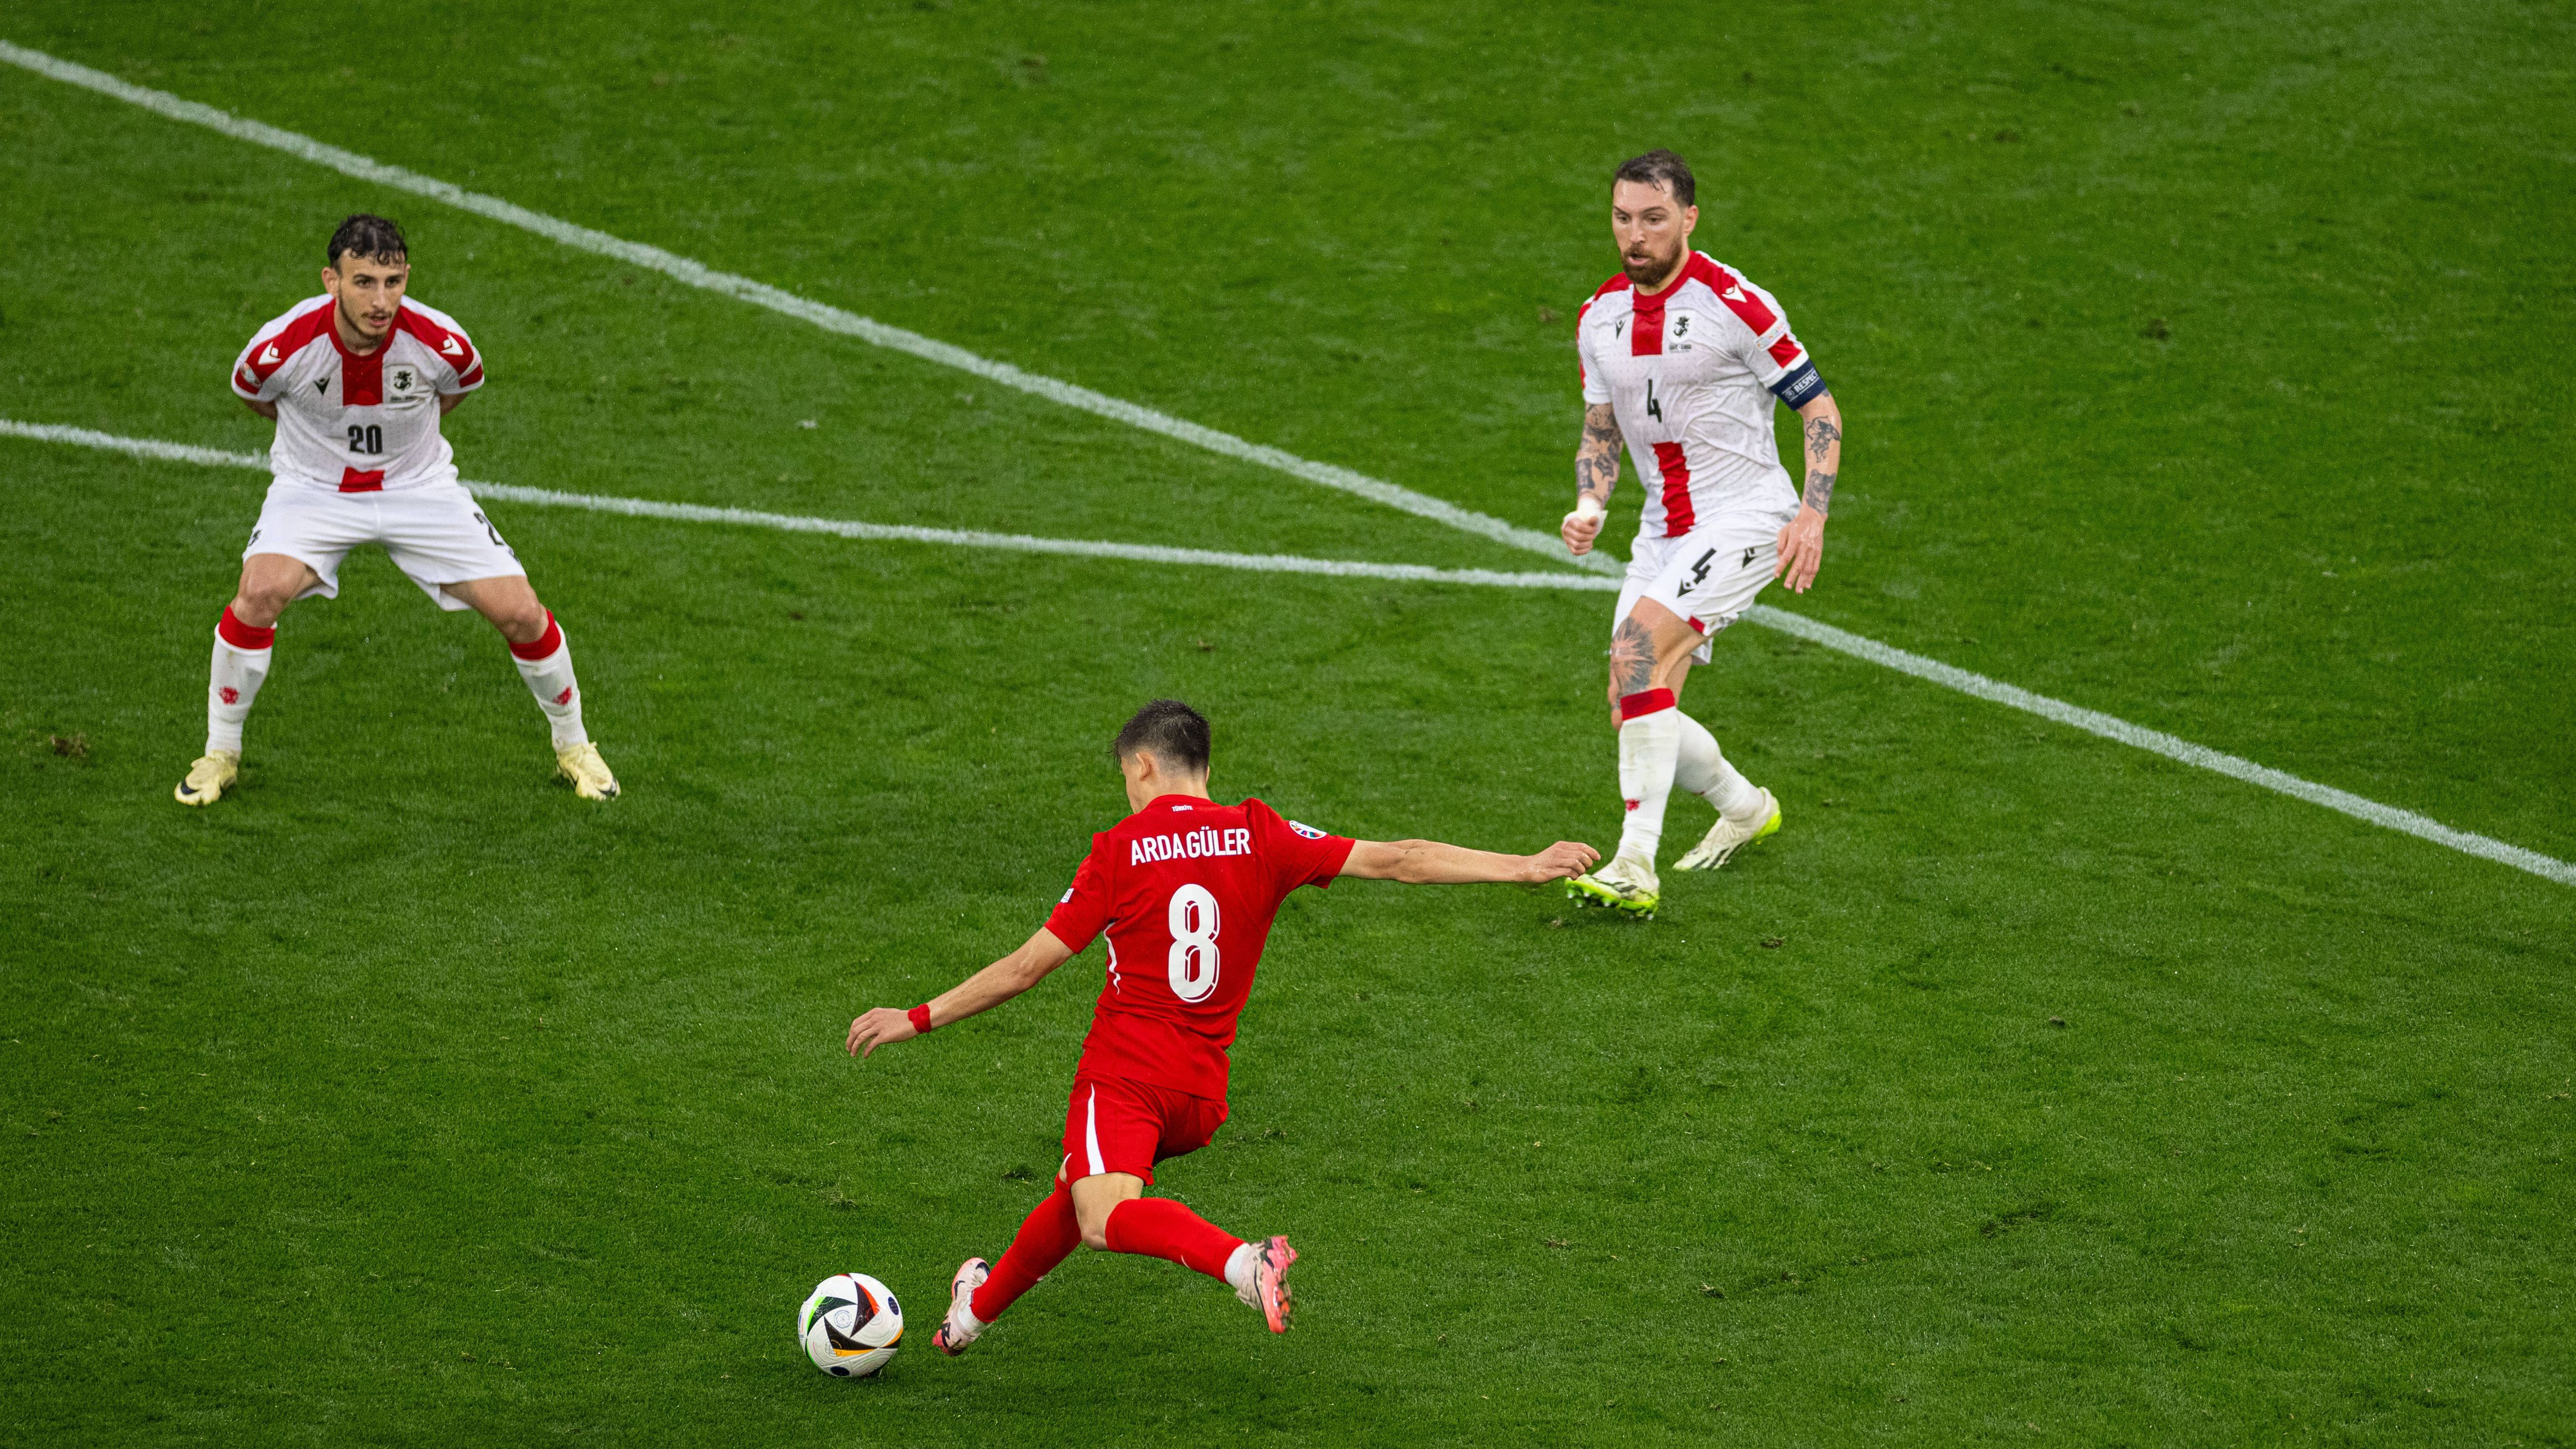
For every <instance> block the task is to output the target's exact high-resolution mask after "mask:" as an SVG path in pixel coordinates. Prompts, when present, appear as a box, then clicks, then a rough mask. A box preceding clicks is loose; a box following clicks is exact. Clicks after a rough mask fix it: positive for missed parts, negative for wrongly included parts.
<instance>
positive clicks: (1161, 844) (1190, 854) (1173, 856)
mask: <svg viewBox="0 0 2576 1449" xmlns="http://www.w3.org/2000/svg"><path fill="white" fill-rule="evenodd" d="M1251 853H1252V832H1251V831H1250V830H1249V829H1246V828H1243V827H1240V826H1237V827H1232V828H1227V829H1218V828H1216V827H1214V826H1204V825H1203V826H1201V827H1199V828H1198V829H1196V830H1182V831H1176V832H1174V833H1173V834H1170V835H1141V836H1138V837H1137V838H1136V839H1134V840H1131V841H1128V842H1127V863H1128V864H1129V865H1153V864H1155V863H1157V862H1160V861H1166V860H1204V859H1206V858H1208V857H1210V856H1218V855H1250V854H1251Z"/></svg>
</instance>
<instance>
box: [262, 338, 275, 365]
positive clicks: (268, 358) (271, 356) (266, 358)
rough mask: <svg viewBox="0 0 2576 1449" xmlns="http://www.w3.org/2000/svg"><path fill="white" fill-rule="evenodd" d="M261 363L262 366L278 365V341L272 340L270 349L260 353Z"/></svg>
mask: <svg viewBox="0 0 2576 1449" xmlns="http://www.w3.org/2000/svg"><path fill="white" fill-rule="evenodd" d="M259 365H260V366H262V367H275V366H277V344H276V343H274V342H272V343H270V344H268V350H267V351H266V352H263V353H261V354H260V355H259Z"/></svg>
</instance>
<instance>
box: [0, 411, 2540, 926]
mask: <svg viewBox="0 0 2576 1449" xmlns="http://www.w3.org/2000/svg"><path fill="white" fill-rule="evenodd" d="M0 437H12V438H28V439H32V440H35V441H38V442H49V443H69V444H72V445H74V446H77V447H83V448H102V449H106V450H108V451H111V452H118V453H126V454H130V455H132V456H135V457H139V458H153V459H159V460H161V461H165V462H173V463H195V464H199V465H202V466H206V467H217V468H252V469H258V470H260V471H262V472H265V471H267V468H268V459H267V458H266V457H265V456H263V455H261V454H258V453H228V452H225V451H223V450H222V449H220V448H200V447H195V446H192V445H190V444H187V443H170V442H163V441H161V440H160V439H158V438H127V437H120V436H118V435H116V434H114V433H101V432H95V431H93V430H91V429H88V428H73V427H64V426H61V425H58V424H53V423H22V422H17V421H15V420H13V419H9V418H0ZM465 486H466V487H468V488H470V489H472V490H473V491H474V492H475V493H476V494H478V495H480V496H483V497H489V498H503V499H508V500H510V501H512V502H517V503H532V504H538V505H541V506H545V507H555V508H583V509H589V510H592V511H594V512H599V513H622V514H628V515H631V516H636V517H643V518H668V519H678V520H683V521H686V522H691V523H729V524H736V525H741V526H746V527H753V528H775V529H782V530H785V531H788V532H794V533H826V534H833V535H836V536H839V537H842V538H860V539H882V540H886V541H890V542H903V543H935V544H947V545H952V546H955V547H961V548H990V549H1009V550H1013V551H1017V552H1024V553H1051V554H1071V555H1076V556H1080V557H1086V558H1120V559H1132V560H1135V561H1137V562H1140V563H1161V564H1187V565H1197V566H1204V567H1212V568H1231V569H1246V570H1250V571H1253V572H1257V573H1297V574H1329V575H1336V576H1341V577H1356V578H1377V579H1404V580H1412V581H1418V582H1424V583H1448V584H1468V585H1475V586H1480V587H1488V588H1511V589H1571V590H1576V591H1578V592H1600V593H1609V592H1612V591H1615V590H1616V589H1617V588H1618V587H1619V583H1618V581H1617V580H1615V579H1607V578H1601V577H1598V576H1593V575H1586V574H1559V573H1538V574H1511V573H1494V572H1490V571H1488V570H1484V569H1435V568H1425V567H1422V566H1420V565H1417V564H1379V563H1357V562H1351V561H1348V560H1343V559H1316V558H1298V557H1294V556H1291V555H1285V554H1244V553H1217V552H1212V551H1209V550H1205V549H1195V548H1162V547H1158V546H1155V545H1151V544H1131V543H1105V542H1097V541H1093V540H1088V539H1069V538H1032V537H1030V536H1028V535H1026V534H1016V533H978V532H971V531H965V530H957V529H945V528H912V527H907V526H903V525H897V524H883V523H857V522H853V521H850V520H846V519H838V518H808V517H800V516H798V515H795V514H787V513H761V512H755V511H753V510H750V509H743V508H710V507H706V506H703V505H700V504H694V503H662V502H657V501H654V500H651V499H643V498H611V497H604V496H601V495H599V494H592V493H557V492H553V491H551V490H548V489H544V488H523V487H519V486H517V485H515V484H506V483H468V484H466V485H465ZM1745 618H1746V619H1747V620H1748V621H1750V622H1752V623H1756V624H1762V625H1766V626H1768V627H1770V628H1773V629H1778V630H1780V631H1782V632H1783V633H1788V634H1794V635H1796V636H1798V637H1799V638H1801V639H1805V640H1807V641H1808V642H1810V643H1814V644H1821V645H1823V646H1824V647H1825V648H1828V649H1833V650H1838V651H1840V652H1842V653H1844V654H1849V655H1851V656H1852V657H1854V658H1856V659H1865V660H1867V661H1869V662H1870V663H1872V664H1881V665H1885V666H1886V667H1888V668H1890V669H1894V670H1897V671H1899V672H1901V673H1905V674H1910V675H1913V676H1914V677H1915V678H1917V679H1923V680H1929V681H1930V682H1932V683H1934V684H1939V685H1944V686H1947V687H1948V688H1951V689H1955V690H1958V691H1959V692H1961V693H1963V694H1971V695H1974V696H1976V697H1977V698H1979V699H1983V700H1989V701H1992V702H1993V703H1996V704H2001V705H2007V706H2009V707H2011V708H2013V709H2018V710H2023V711H2026V712H2028V713H2031V714H2035V715H2038V716H2039V717H2040V718H2042V719H2046V720H2052V721H2055V722H2056V723H2058V724H2062V725H2070V726H2072V727H2074V728H2076V729H2079V730H2084V731H2086V732H2087V733H2090V734H2096V735H2100V736H2101V737H2103V738H2104V739H2108V740H2117V741H2118V742H2120V743H2121V744H2124V745H2132V746H2135V747H2136V748H2138V749H2141V750H2147V751H2150V752H2151V753H2154V754H2159V755H2162V756H2164V757H2165V758H2167V759H2170V760H2179V761H2181V762H2182V763H2183V764H2186V765H2195V766H2198V767H2199V768H2201V769H2204V770H2214V771H2216V772H2217V773H2219V774H2221V775H2225V776H2227V777H2228V778H2230V779H2234V780H2242V781H2244V782H2245V783H2246V784H2249V785H2259V786H2261V787H2262V788H2264V789H2266V790H2272V791H2277V792H2279V793H2280V794H2283V795H2287V796H2290V797H2291V798H2293V799H2297V800H2305V801H2307V802H2308V803H2309V804H2312V805H2322V806H2324V807H2326V808H2327V809H2329V810H2339V811H2342V812H2343V813H2344V814H2346V815H2349V816H2352V817H2353V818H2354V819H2356V820H2363V821H2367V822H2369V823H2370V824H2373V825H2380V826H2385V827H2387V828H2388V829H2390V830H2399V831H2404V832H2405V833H2406V834H2408V835H2412V836H2415V837H2417V838H2419V839H2423V840H2429V841H2431V842H2433V843H2434V844H2436V845H2444V846H2448V847H2450V848H2451V849H2453V850H2457V851H2461V852H2463V853H2465V854H2469V855H2474V856H2478V857H2480V858H2481V859H2485V860H2492V861H2495V862H2497V863H2498V864H2500V865H2509V866H2512V867H2513V868H2514V869H2516V870H2524V871H2529V872H2530V873H2532V874H2533V875H2536V876H2540V877H2542V878H2544V879H2547V880H2554V881H2556V882H2558V883H2559V884H2561V885H2576V865H2570V864H2568V863H2567V862H2565V861H2561V860H2555V859H2552V858H2551V857H2549V856H2546V855H2542V854H2540V853H2539V852H2537V851H2532V850H2525V849H2523V848H2522V847H2521V846H2518V845H2507V844H2506V843H2504V842H2503V841H2501V840H2494V839H2490V838H2489V837H2487V836H2484V835H2474V834H2471V833H2470V832H2468V831H2465V830H2454V829H2452V828H2451V827H2449V826H2447V825H2444V824H2443V823H2442V822H2440V821H2438V820H2434V819H2432V818H2430V817H2428V816H2423V815H2418V814H2416V813H2414V812H2413V811H2411V810H2400V809H2398V808H2396V807H2395V806H2392V805H2382V804H2380V803H2378V802H2377V801H2375V800H2365V799H2363V798H2362V797H2361V796H2359V795H2355V794H2352V793H2351V792H2349V791H2345V790H2338V789H2335V788H2334V787H2332V786H2330V785H2318V784H2313V783H2311V782H2309V781H2306V780H2302V779H2300V778H2299V777H2298V776H2296V775H2288V774H2284V773H2282V772H2281V771H2279V770H2275V769H2271V768H2269V767H2268V766H2264V765H2258V764H2255V763H2254V762H2253V761H2251V760H2241V759H2238V758H2237V757H2236V756H2234V755H2225V754H2220V753H2219V752H2218V751H2216V750H2213V749H2209V748H2206V747H2204V746H2201V745H2195V744H2193V743H2192V742H2191V741H2189V740H2185V739H2177V738H2176V737H2174V736H2172V735H2169V734H2165V733H2163V732H2161V731H2158V730H2151V729H2147V728H2145V727H2143V726H2140V725H2133V724H2131V723H2129V722H2128V721H2126V720H2123V719H2115V718H2113V717H2112V716H2110V715H2107V714H2103V713H2101V712H2100V711H2098V710H2090V709H2086V708H2084V707H2082V706H2081V705H2073V704H2068V703H2066V702H2065V701H2063V700H2057V699H2050V698H2049V697H2048V696H2046V695H2043V694H2033V693H2031V692H2030V691H2029V690H2027V689H2021V688H2018V687H2016V686H2014V685H2010V684H2005V683H2003V682H2002V681H2000V680H1994V679H1988V678H1987V677H1986V676H1984V675H1982V674H1973V673H1970V672H1969V671H1967V670H1965V669H1959V668H1955V667H1953V666H1951V665H1947V664H1944V663H1942V662H1941V661H1939V660H1937V659H1926V658H1924V657H1923V656H1922V655H1920V654H1909V653H1907V652H1906V651H1904V650H1902V649H1897V648H1892V647H1890V646H1888V645H1885V644H1881V643H1879V642H1878V641H1877V640H1875V639H1867V638H1863V637H1862V636H1860V635H1858V634H1854V633H1851V632H1850V631H1848V630H1844V629H1837V628H1835V627H1834V626H1833V625H1831V624H1825V623H1819V622H1817V621H1816V620H1814V619H1810V618H1807V617H1805V616H1803V615H1799V614H1792V613H1790V612H1788V611H1787V610H1785V609H1775V608H1772V607H1770V606H1769V605H1767V604H1756V605H1754V606H1753V607H1752V609H1751V610H1749V611H1748V612H1747V613H1746V615H1745Z"/></svg>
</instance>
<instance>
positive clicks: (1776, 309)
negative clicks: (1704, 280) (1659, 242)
mask: <svg viewBox="0 0 2576 1449" xmlns="http://www.w3.org/2000/svg"><path fill="white" fill-rule="evenodd" d="M1717 272H1718V275H1717V277H1716V278H1715V279H1714V280H1713V281H1712V282H1711V284H1710V285H1711V286H1713V287H1714V288H1715V289H1716V292H1717V299H1718V300H1719V301H1721V302H1724V303H1725V304H1726V309H1727V310H1728V311H1730V312H1732V313H1734V314H1735V320H1737V321H1739V322H1741V323H1743V324H1744V336H1743V339H1742V340H1741V341H1740V342H1739V343H1738V344H1737V346H1736V356H1738V357H1740V358H1742V359H1743V361H1744V365H1745V366H1747V367H1749V368H1751V369H1753V375H1754V376H1755V377H1757V378H1759V379H1761V381H1762V385H1763V386H1764V387H1767V388H1769V389H1770V390H1771V395H1772V396H1774V397H1776V398H1778V399H1780V401H1782V402H1784V403H1786V404H1788V405H1789V406H1790V407H1792V408H1801V407H1805V406H1806V405H1807V404H1809V403H1811V402H1814V401H1815V400H1816V399H1818V398H1820V397H1824V396H1827V391H1826V388H1825V380H1824V379H1823V378H1821V377H1819V376H1817V375H1816V362H1815V359H1814V358H1812V357H1809V356H1808V355H1807V348H1806V344H1804V343H1802V342H1800V341H1799V340H1798V335H1797V334H1796V333H1794V332H1792V331H1790V330H1789V314H1788V313H1786V312H1784V311H1782V310H1781V309H1780V302H1779V299H1778V298H1776V297H1773V296H1772V295H1771V294H1770V293H1769V292H1766V291H1764V290H1762V289H1761V288H1760V287H1757V286H1755V285H1753V284H1752V283H1751V282H1748V281H1746V280H1745V279H1744V278H1742V277H1739V276H1737V275H1735V274H1734V273H1733V272H1730V271H1727V270H1726V269H1725V268H1723V267H1720V268H1718V269H1717Z"/></svg>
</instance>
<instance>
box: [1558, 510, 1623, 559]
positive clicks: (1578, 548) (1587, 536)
mask: <svg viewBox="0 0 2576 1449" xmlns="http://www.w3.org/2000/svg"><path fill="white" fill-rule="evenodd" d="M1609 517H1610V515H1609V514H1607V513H1595V512H1593V511H1592V510H1591V509H1588V508H1578V509H1576V510H1574V511H1573V512H1572V513H1569V514H1567V515H1565V523H1564V525H1563V526H1562V527H1560V528H1558V529H1557V532H1558V533H1559V534H1561V535H1562V536H1563V537H1564V539H1565V551H1566V552H1567V553H1570V554H1572V555H1574V556H1575V557H1576V558H1581V557H1583V556H1584V555H1585V554H1587V553H1590V552H1592V540H1594V539H1596V538H1599V537H1600V536H1601V525H1602V524H1603V523H1604V522H1607V521H1608V520H1609Z"/></svg>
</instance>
